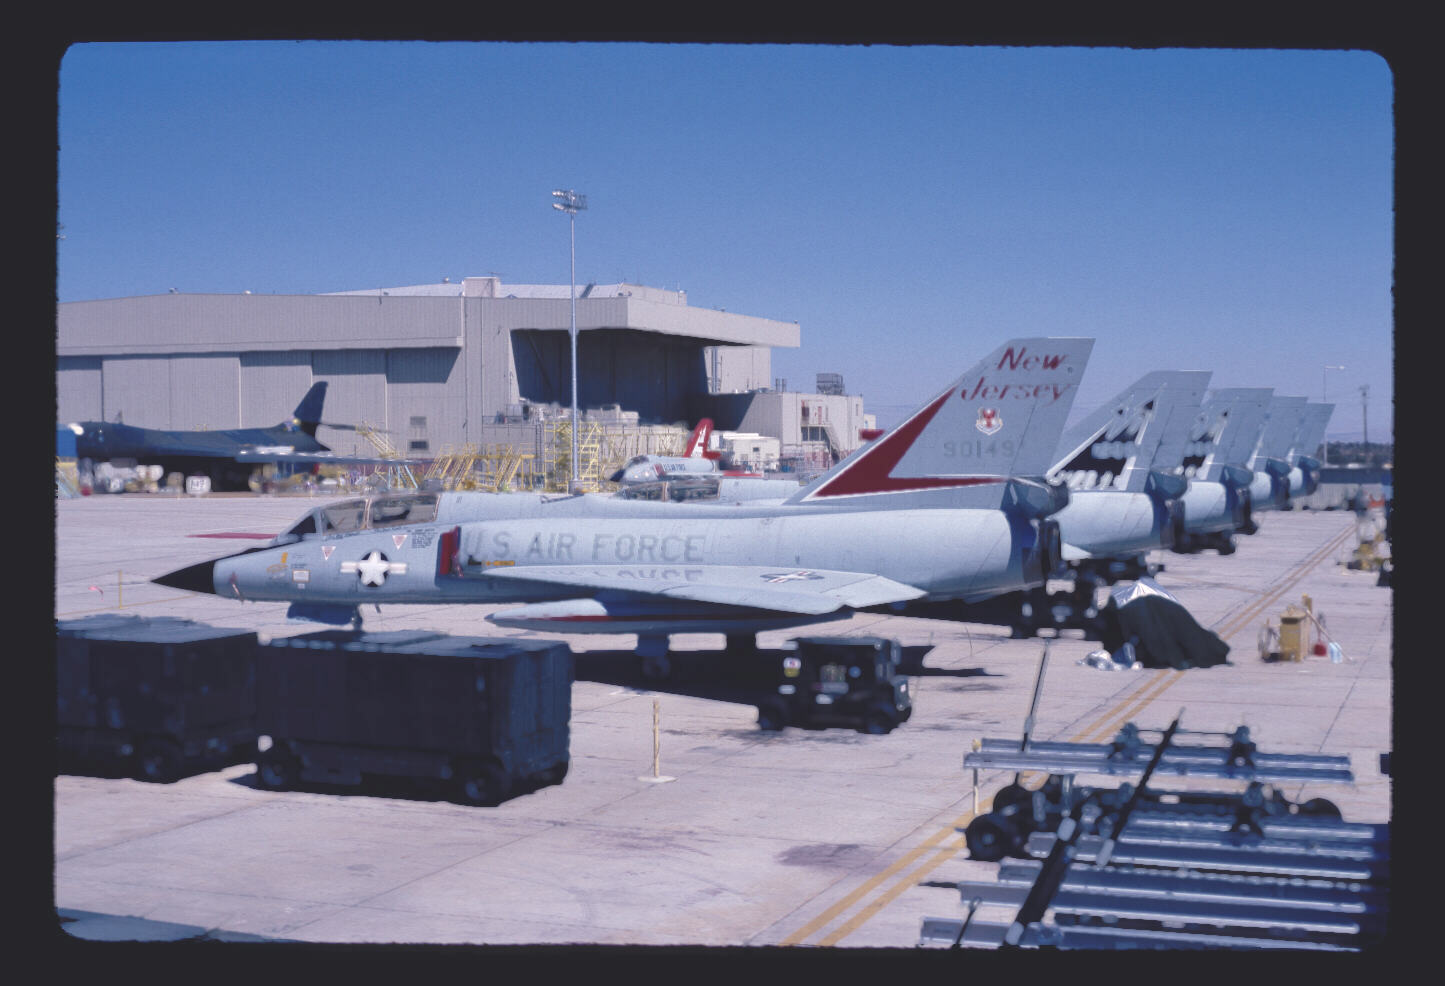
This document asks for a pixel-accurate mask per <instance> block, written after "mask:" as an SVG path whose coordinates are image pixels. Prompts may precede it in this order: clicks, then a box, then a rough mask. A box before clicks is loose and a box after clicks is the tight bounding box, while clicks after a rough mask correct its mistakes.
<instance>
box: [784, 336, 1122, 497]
mask: <svg viewBox="0 0 1445 986" xmlns="http://www.w3.org/2000/svg"><path fill="white" fill-rule="evenodd" d="M1093 347H1094V340H1093V339H1083V338H1043V337H1041V338H1029V339H1011V340H1009V341H1008V342H1006V343H1004V344H1003V345H1001V346H999V347H998V348H997V349H995V350H994V351H993V352H992V353H990V354H989V356H988V357H987V358H986V359H984V360H982V361H981V362H979V363H978V364H977V365H975V366H974V367H973V368H972V369H970V370H969V371H968V372H967V373H965V374H964V375H963V376H961V377H959V378H958V379H957V380H955V381H954V382H953V384H952V385H951V386H949V387H948V389H946V390H944V391H943V392H942V393H940V394H939V395H937V396H936V397H934V398H933V399H932V400H931V401H929V402H928V403H927V404H924V405H923V406H922V407H920V408H919V409H918V410H916V411H914V412H913V414H911V415H910V416H909V417H908V418H907V419H906V420H905V421H903V423H901V424H899V425H897V426H896V427H894V428H892V429H890V430H889V431H888V432H887V433H886V434H884V435H883V436H882V437H880V438H878V439H876V440H875V441H873V442H871V443H870V444H868V445H866V446H864V447H863V448H862V449H860V450H859V451H857V452H855V453H854V454H852V455H850V456H849V457H847V458H846V459H844V460H843V461H842V462H840V463H838V464H837V465H835V466H834V467H833V468H832V469H830V470H829V471H828V472H826V473H824V474H823V475H822V476H820V477H818V478H817V479H816V480H814V481H813V482H811V483H809V484H808V485H807V486H805V487H803V488H802V489H801V490H799V491H798V492H797V493H796V494H794V495H793V496H791V497H789V498H788V500H787V501H786V502H787V503H849V504H853V505H858V506H867V507H873V506H877V507H880V508H882V507H887V508H891V509H906V508H913V507H934V506H939V507H944V506H946V507H954V506H972V505H977V506H984V505H996V504H997V501H999V500H1000V499H1001V498H1002V497H1003V495H1004V489H1005V488H1006V487H1007V486H1008V483H1007V480H1008V479H1009V478H1010V477H1014V476H1020V477H1023V476H1029V477H1042V476H1043V475H1044V474H1045V472H1046V471H1047V470H1048V467H1049V466H1050V465H1051V464H1052V462H1053V454H1054V449H1055V447H1056V446H1057V445H1058V440H1059V435H1060V433H1061V432H1062V431H1063V427H1064V422H1065V420H1067V418H1068V415H1069V409H1070V408H1072V407H1073V404H1074V397H1075V396H1076V395H1077V393H1078V389H1079V381H1080V380H1081V379H1082V378H1083V374H1084V368H1085V366H1086V365H1087V364H1088V361H1089V354H1090V353H1091V352H1092V351H1093ZM989 501H993V502H992V503H991V504H990V502H989Z"/></svg>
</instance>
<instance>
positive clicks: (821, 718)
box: [758, 637, 913, 734]
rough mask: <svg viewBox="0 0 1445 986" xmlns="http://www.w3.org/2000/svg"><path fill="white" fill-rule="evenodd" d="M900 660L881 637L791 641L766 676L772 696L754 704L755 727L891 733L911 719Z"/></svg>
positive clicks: (892, 646) (888, 641) (893, 647)
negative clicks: (770, 681)
mask: <svg viewBox="0 0 1445 986" xmlns="http://www.w3.org/2000/svg"><path fill="white" fill-rule="evenodd" d="M901 658H902V653H901V648H900V647H899V645H898V641H896V640H891V639H888V638H884V637H798V638H796V639H794V640H791V641H789V643H788V647H787V648H786V649H785V650H784V651H783V657H782V658H781V660H778V663H777V664H776V665H775V666H774V668H773V669H772V671H771V675H772V676H773V677H774V678H775V683H774V688H773V690H774V692H775V694H771V695H769V696H768V697H766V698H764V699H763V700H761V701H760V702H759V703H758V726H759V728H761V729H766V730H778V729H782V728H783V727H784V726H802V727H803V728H805V729H825V728H827V727H829V726H844V727H851V728H853V729H856V730H858V731H859V732H861V733H873V734H882V733H888V732H892V731H893V729H894V727H896V726H897V725H898V724H899V723H902V722H906V721H907V720H908V717H909V716H911V715H912V714H913V702H912V699H911V698H910V697H909V694H908V678H907V676H906V675H903V674H900V673H899V671H898V665H899V662H900V660H901ZM774 660H777V658H774Z"/></svg>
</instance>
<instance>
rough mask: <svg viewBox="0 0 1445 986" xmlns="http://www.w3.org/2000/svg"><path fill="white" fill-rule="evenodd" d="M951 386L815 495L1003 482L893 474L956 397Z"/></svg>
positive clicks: (814, 493) (989, 479) (960, 477)
mask: <svg viewBox="0 0 1445 986" xmlns="http://www.w3.org/2000/svg"><path fill="white" fill-rule="evenodd" d="M953 393H954V392H953V390H952V389H949V390H947V391H944V392H943V393H942V394H939V395H938V397H937V399H935V400H934V401H933V403H932V404H929V405H928V406H927V407H925V408H924V409H923V410H921V411H919V412H918V413H917V414H915V415H914V416H913V417H912V418H910V419H909V420H908V421H905V422H904V423H903V424H902V425H901V426H899V427H898V428H897V429H896V430H895V431H894V432H893V433H892V434H891V435H889V436H887V437H886V438H884V439H882V440H880V441H879V442H878V443H877V444H876V445H872V446H870V447H869V448H868V449H867V450H865V451H864V452H863V454H862V455H860V456H859V457H858V458H857V459H856V460H854V461H853V463H852V464H851V465H850V466H848V467H846V468H844V469H843V470H842V471H841V472H839V473H838V474H837V475H835V476H834V477H833V478H832V479H831V480H829V481H828V482H826V483H824V484H823V485H822V486H820V487H818V488H817V489H816V490H814V491H813V493H812V494H811V495H812V496H814V497H820V496H856V495H859V494H862V493H901V492H904V491H908V490H933V489H947V488H952V487H958V486H979V485H982V484H984V483H1001V482H1003V480H1002V479H1001V478H999V477H997V476H914V477H895V476H892V475H890V473H892V472H893V470H894V468H895V467H897V465H898V463H899V461H901V460H902V458H903V456H904V455H905V454H906V453H907V452H908V450H909V449H910V448H912V447H913V443H914V442H915V441H917V440H918V436H919V435H920V434H922V433H923V430H924V429H925V428H927V427H928V423H929V422H930V421H932V420H933V418H934V416H935V415H937V414H938V412H939V410H940V409H941V408H942V407H943V405H944V403H945V402H946V401H947V400H948V399H949V398H950V397H952V396H953Z"/></svg>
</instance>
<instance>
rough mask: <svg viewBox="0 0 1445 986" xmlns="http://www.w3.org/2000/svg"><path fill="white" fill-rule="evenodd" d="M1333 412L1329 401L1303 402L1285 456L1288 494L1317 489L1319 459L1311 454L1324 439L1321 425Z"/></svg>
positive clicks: (1304, 493)
mask: <svg viewBox="0 0 1445 986" xmlns="http://www.w3.org/2000/svg"><path fill="white" fill-rule="evenodd" d="M1334 413H1335V406H1334V405H1333V404H1313V403H1307V404H1305V406H1304V409H1303V410H1302V411H1301V412H1300V424H1299V430H1298V431H1297V432H1295V436H1294V440H1293V442H1292V443H1291V444H1290V451H1289V454H1288V455H1286V456H1285V459H1286V460H1287V461H1288V462H1289V464H1290V471H1289V495H1290V496H1291V497H1296V496H1309V495H1310V494H1312V493H1314V491H1315V490H1317V489H1319V485H1320V460H1319V459H1316V458H1315V453H1316V452H1318V451H1319V450H1320V445H1321V443H1323V442H1324V439H1325V426H1326V425H1328V424H1329V423H1330V415H1332V414H1334Z"/></svg>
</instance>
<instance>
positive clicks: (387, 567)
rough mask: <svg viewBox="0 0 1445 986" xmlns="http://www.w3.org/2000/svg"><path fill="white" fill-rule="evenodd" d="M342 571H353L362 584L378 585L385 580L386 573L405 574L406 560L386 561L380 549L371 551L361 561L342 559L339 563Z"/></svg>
mask: <svg viewBox="0 0 1445 986" xmlns="http://www.w3.org/2000/svg"><path fill="white" fill-rule="evenodd" d="M341 570H342V571H343V572H355V573H357V575H358V576H359V577H360V579H361V584H362V585H370V586H380V585H382V584H383V583H384V582H385V581H386V577H387V575H388V574H393V575H405V574H406V562H404V561H390V562H389V561H387V560H386V555H383V554H382V553H381V552H380V551H372V552H371V554H369V555H367V556H366V557H365V558H363V559H361V561H344V562H342V563H341Z"/></svg>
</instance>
